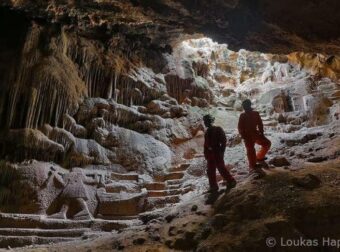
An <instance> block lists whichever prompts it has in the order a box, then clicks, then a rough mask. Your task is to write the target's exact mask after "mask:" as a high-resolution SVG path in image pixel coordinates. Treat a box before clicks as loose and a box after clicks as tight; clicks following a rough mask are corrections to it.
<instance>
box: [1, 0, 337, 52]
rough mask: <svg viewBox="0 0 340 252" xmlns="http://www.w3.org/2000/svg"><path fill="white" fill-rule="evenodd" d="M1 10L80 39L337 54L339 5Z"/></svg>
mask: <svg viewBox="0 0 340 252" xmlns="http://www.w3.org/2000/svg"><path fill="white" fill-rule="evenodd" d="M2 5H3V6H6V8H11V9H13V10H14V11H15V12H18V13H22V15H25V16H26V17H27V18H28V19H29V20H34V21H35V22H40V23H43V24H46V23H47V24H49V23H54V24H61V25H63V26H67V27H68V28H69V29H72V30H74V31H76V32H77V33H78V34H79V35H80V36H86V37H91V38H95V39H99V40H102V41H108V40H109V39H111V38H112V36H116V35H117V34H120V36H121V35H123V36H125V37H129V39H132V40H139V41H141V43H142V44H143V43H144V42H146V43H148V44H151V45H155V46H157V47H160V48H162V49H164V50H169V48H171V47H169V46H168V45H173V44H174V43H176V42H178V41H179V40H182V39H184V38H187V37H197V36H206V37H210V38H212V39H213V40H215V41H217V42H219V43H226V44H228V45H229V47H230V48H231V49H232V50H238V49H241V48H245V49H247V50H253V51H261V52H270V53H285V54H286V53H290V52H293V51H304V52H315V53H323V54H327V55H332V54H339V52H340V36H339V35H340V30H339V29H338V26H339V24H340V2H339V1H338V0H324V1H315V0H295V1H293V0H285V1H283V0H276V1H272V0H210V1H207V0H157V1H154V0H129V1H114V0H106V1H104V0H101V1H99V0H98V1H88V0H82V1H80V0H74V1H71V0H68V1H67V0H65V1H42V0H35V1H33V0H5V1H2ZM111 42H112V41H111Z"/></svg>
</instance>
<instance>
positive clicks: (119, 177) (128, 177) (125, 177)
mask: <svg viewBox="0 0 340 252" xmlns="http://www.w3.org/2000/svg"><path fill="white" fill-rule="evenodd" d="M111 179H113V180H130V181H138V179H139V175H138V174H129V173H126V174H120V173H115V172H112V173H111Z"/></svg>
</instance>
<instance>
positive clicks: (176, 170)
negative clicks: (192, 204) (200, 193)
mask: <svg viewBox="0 0 340 252" xmlns="http://www.w3.org/2000/svg"><path fill="white" fill-rule="evenodd" d="M188 167H189V164H180V165H178V166H175V167H172V168H171V169H170V171H169V173H167V174H165V175H162V176H156V177H155V181H154V182H153V183H149V184H145V185H144V186H145V188H146V189H147V195H148V198H147V206H146V210H152V209H155V208H161V207H165V206H166V205H168V204H175V203H178V202H179V201H180V196H181V195H183V194H185V193H188V192H190V191H191V190H192V188H191V186H187V187H182V184H183V177H184V175H185V171H186V169H187V168H188Z"/></svg>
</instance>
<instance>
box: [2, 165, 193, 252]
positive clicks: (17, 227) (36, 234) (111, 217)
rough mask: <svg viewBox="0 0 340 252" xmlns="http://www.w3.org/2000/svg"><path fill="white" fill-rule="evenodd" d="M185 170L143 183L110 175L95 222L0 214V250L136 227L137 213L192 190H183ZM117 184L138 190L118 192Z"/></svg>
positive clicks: (171, 201) (100, 195)
mask: <svg viewBox="0 0 340 252" xmlns="http://www.w3.org/2000/svg"><path fill="white" fill-rule="evenodd" d="M188 167H189V164H181V165H178V166H175V167H172V168H171V169H170V170H169V173H167V174H164V175H163V176H157V177H155V178H154V182H152V183H146V184H142V182H141V181H140V178H139V175H138V174H133V173H129V174H118V173H113V172H112V173H110V179H109V180H107V181H106V182H107V183H105V184H104V185H103V187H102V188H99V189H98V191H97V197H98V200H99V203H98V208H97V212H96V214H95V219H89V220H70V219H52V218H48V217H46V216H44V215H34V214H9V213H0V248H7V247H23V246H27V245H39V244H51V243H59V242H72V241H76V240H80V239H86V238H87V237H95V236H96V235H99V234H102V233H103V232H111V231H112V230H118V231H119V230H122V229H124V228H127V227H129V226H131V225H139V224H141V221H140V220H139V216H138V215H139V214H140V213H143V212H144V211H148V210H153V209H156V208H162V207H165V206H166V205H169V204H175V203H178V202H179V201H180V196H181V195H183V194H185V193H187V192H189V191H191V190H192V188H191V187H190V186H187V187H183V177H184V175H185V172H186V169H187V168H188ZM117 184H122V185H128V186H130V187H132V189H131V190H134V189H135V188H137V189H136V190H139V191H134V192H127V191H120V190H119V187H118V188H117ZM115 185H116V187H115Z"/></svg>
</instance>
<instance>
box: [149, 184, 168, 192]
mask: <svg viewBox="0 0 340 252" xmlns="http://www.w3.org/2000/svg"><path fill="white" fill-rule="evenodd" d="M144 187H145V188H146V189H147V190H150V191H156V190H165V187H166V185H165V183H164V182H154V183H150V184H145V185H144Z"/></svg>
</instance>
